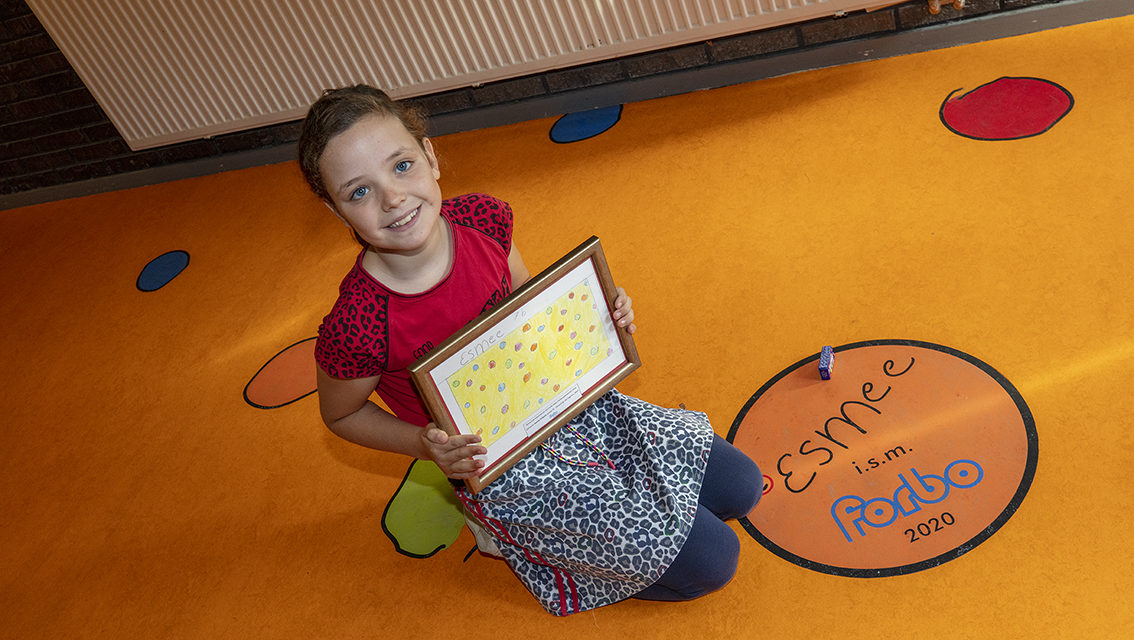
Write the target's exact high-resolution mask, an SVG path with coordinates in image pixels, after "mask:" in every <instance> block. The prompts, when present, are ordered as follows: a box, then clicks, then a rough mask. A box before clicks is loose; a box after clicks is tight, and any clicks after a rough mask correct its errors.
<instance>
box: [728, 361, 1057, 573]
mask: <svg viewBox="0 0 1134 640" xmlns="http://www.w3.org/2000/svg"><path fill="white" fill-rule="evenodd" d="M835 353H836V360H837V367H836V368H834V370H833V375H832V376H831V379H830V380H822V379H821V378H820V376H819V374H818V371H817V369H816V360H817V359H818V355H816V356H812V357H810V358H807V359H805V360H803V361H801V362H798V363H796V364H795V365H792V366H791V367H789V368H788V369H786V370H784V371H783V372H781V373H780V374H779V375H777V376H776V377H775V378H773V379H772V380H771V381H769V382H768V383H767V384H765V385H764V386H763V387H761V388H760V390H759V391H757V392H756V393H755V394H754V395H753V396H752V398H751V399H750V400H749V401H748V403H747V404H746V405H745V407H744V409H742V410H741V412H740V414H739V415H738V416H737V418H736V421H735V422H734V423H733V425H732V429H731V431H730V432H729V440H730V441H732V442H733V443H734V444H736V445H737V446H738V447H740V448H741V449H742V450H743V451H745V453H747V454H748V455H749V456H751V457H752V458H753V459H754V460H755V461H756V462H757V464H759V465H760V468H761V470H762V471H763V472H764V476H765V480H764V486H765V491H766V495H765V496H764V498H763V499H762V500H761V501H760V504H759V505H757V507H756V509H754V510H753V512H752V513H751V514H749V515H748V517H747V518H744V519H742V520H741V522H742V524H743V525H744V527H745V529H746V530H747V531H748V532H749V533H750V534H751V535H752V537H753V538H755V539H756V540H757V541H759V542H760V543H761V544H762V545H764V546H765V547H766V548H768V549H769V550H771V551H773V552H774V553H776V554H777V555H779V556H781V557H783V558H785V559H787V560H790V561H792V562H794V563H796V564H799V565H800V566H804V567H807V568H809V569H814V570H816V571H822V572H825V573H832V574H837V575H847V576H858V577H873V576H887V575H897V574H903V573H910V572H913V571H919V570H921V569H926V568H928V567H932V566H936V565H938V564H941V563H942V562H946V561H948V560H951V559H953V558H956V557H957V556H959V555H961V554H963V553H965V552H966V551H969V550H971V549H972V548H973V547H975V546H976V545H978V544H980V543H981V542H983V541H984V540H985V539H987V538H988V537H989V536H990V535H992V534H993V533H994V532H995V531H996V530H997V529H999V528H1000V526H1001V525H1003V523H1004V522H1005V521H1006V520H1007V519H1008V518H1009V517H1011V515H1012V513H1014V512H1015V510H1016V508H1017V507H1018V506H1019V504H1020V502H1021V501H1022V500H1023V498H1024V495H1025V494H1026V493H1027V490H1028V487H1029V486H1030V485H1031V480H1032V477H1033V476H1034V474H1035V465H1036V461H1037V457H1038V438H1037V435H1036V430H1035V424H1034V422H1033V420H1032V415H1031V412H1030V411H1029V410H1028V407H1027V405H1026V404H1025V403H1024V401H1023V398H1021V397H1020V394H1019V393H1018V392H1017V391H1016V389H1015V388H1014V387H1013V386H1012V385H1011V383H1009V382H1008V381H1007V380H1006V379H1005V378H1004V377H1003V376H1002V375H1000V374H999V373H998V372H996V371H995V370H994V369H992V368H991V367H990V366H988V365H987V364H985V363H983V362H981V361H980V360H977V359H976V358H973V357H972V356H969V355H967V354H964V353H961V352H959V351H956V350H954V349H950V348H948V347H942V346H940V345H934V344H929V343H925V342H917V341H911V340H877V341H871V342H863V343H858V344H852V345H847V346H844V347H840V348H838V349H835Z"/></svg>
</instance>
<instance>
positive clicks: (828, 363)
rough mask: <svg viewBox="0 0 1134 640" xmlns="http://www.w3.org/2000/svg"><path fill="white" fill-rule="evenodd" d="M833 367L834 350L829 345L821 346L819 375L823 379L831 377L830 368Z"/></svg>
mask: <svg viewBox="0 0 1134 640" xmlns="http://www.w3.org/2000/svg"><path fill="white" fill-rule="evenodd" d="M834 367H835V351H834V349H832V348H831V347H823V350H822V351H820V352H819V377H820V378H822V379H824V380H830V379H831V369H833V368H834Z"/></svg>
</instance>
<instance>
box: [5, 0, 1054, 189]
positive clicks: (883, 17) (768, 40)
mask: <svg viewBox="0 0 1134 640" xmlns="http://www.w3.org/2000/svg"><path fill="white" fill-rule="evenodd" d="M1060 1H1061V0H968V2H967V5H966V7H965V8H964V9H963V10H961V11H957V10H954V9H953V8H952V7H951V6H947V7H945V8H943V9H942V11H941V13H940V14H938V15H937V16H933V15H931V14H930V13H929V10H928V5H927V2H926V0H916V1H910V2H907V3H905V4H900V5H896V6H893V7H889V8H886V9H881V10H878V11H873V12H869V13H867V12H856V13H853V14H849V15H847V16H845V17H842V18H826V19H822V20H815V21H811V22H806V23H801V24H796V25H791V26H786V27H781V28H776V29H770V30H765V31H757V32H753V33H749V34H744V35H739V36H733V37H728V38H721V39H718V40H714V41H710V42H702V43H697V44H691V45H686V46H681V47H676V48H673V49H668V50H665V51H658V52H652V53H647V54H643V55H637V56H631V57H627V58H622V59H618V60H613V61H608V62H600V63H595V64H590V65H585V66H581V67H575V68H569V69H561V70H555V71H551V72H547V73H543V74H539V75H534V76H528V77H523V78H518V79H513V80H506V81H502V82H497V83H492V84H487V85H484V86H481V87H476V88H466V89H460V90H455V91H447V92H444V93H439V94H434V95H430V96H424V97H421V98H417V99H415V100H414V101H415V102H417V103H418V104H419V105H420V106H421V107H423V108H424V109H425V110H426V111H427V112H428V113H430V114H433V115H438V114H453V113H459V112H471V111H475V110H476V109H478V108H483V107H486V106H492V105H500V104H503V103H512V102H517V101H524V100H528V99H532V98H540V97H546V96H549V95H554V94H559V93H564V92H570V91H572V90H577V89H585V88H589V87H596V86H602V85H613V84H616V83H619V82H624V81H629V80H636V79H641V78H646V77H653V76H661V75H664V74H667V73H672V72H676V71H687V70H691V69H697V68H707V67H711V66H713V65H719V64H725V63H732V62H736V61H740V60H749V59H757V58H761V57H765V56H769V55H772V54H778V53H783V52H789V51H792V50H797V49H798V50H802V49H807V48H814V47H819V46H822V45H824V44H829V43H833V42H839V41H846V40H852V39H856V38H864V37H871V36H879V35H885V34H888V33H894V32H898V31H905V30H912V29H917V28H919V27H924V26H927V25H932V24H936V23H940V22H944V21H952V20H964V19H967V18H972V17H974V16H980V15H984V14H989V13H993V12H1005V11H1014V10H1017V9H1020V8H1023V7H1027V6H1030V5H1038V4H1050V3H1057V2H1060ZM298 135H299V125H298V123H297V122H289V123H284V124H280V125H274V126H269V127H262V128H259V129H253V130H249V131H243V132H239V133H234V134H229V135H224V136H218V137H216V138H212V139H208V140H195V141H190V142H185V143H180V144H174V145H169V146H166V147H161V148H158V149H150V150H145V151H138V152H133V151H131V150H130V149H129V147H128V146H127V145H126V143H125V142H124V141H123V140H122V137H121V136H120V135H118V132H117V131H116V130H115V128H114V126H113V125H112V124H111V123H110V120H109V119H108V118H107V117H106V114H105V113H103V111H102V109H101V108H99V106H98V104H96V103H95V100H94V98H93V97H92V96H91V94H90V92H89V91H87V89H86V88H85V87H84V86H83V83H82V81H81V80H80V79H79V77H78V75H77V74H76V73H75V71H74V70H73V69H72V68H71V66H70V64H68V62H67V60H66V58H64V56H63V54H62V53H60V52H59V49H58V48H57V47H56V46H55V44H54V42H52V40H51V38H50V37H49V36H48V35H47V33H46V32H45V31H44V29H43V26H42V25H41V24H40V22H39V20H37V19H36V17H35V16H34V15H33V14H32V12H31V10H30V9H28V6H27V4H26V3H25V2H24V0H0V198H2V197H3V196H5V195H11V194H18V193H24V192H30V191H34V190H37V189H47V188H51V187H57V186H59V185H66V184H71V183H80V182H83V181H87V180H93V179H98V178H106V177H108V176H116V175H120V174H127V173H130V172H133V171H139V170H143V169H152V168H155V167H167V166H172V165H177V164H179V163H185V162H189V161H199V160H203V159H209V158H221V157H224V156H226V155H228V154H233V153H237V152H241V151H251V150H256V149H263V148H270V147H279V146H281V145H289V144H292V143H294V142H295V140H296V138H297V137H298Z"/></svg>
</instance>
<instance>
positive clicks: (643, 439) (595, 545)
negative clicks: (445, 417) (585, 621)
mask: <svg viewBox="0 0 1134 640" xmlns="http://www.w3.org/2000/svg"><path fill="white" fill-rule="evenodd" d="M571 427H573V429H567V428H564V429H560V430H559V431H558V432H556V433H555V434H554V435H552V436H551V437H550V438H548V440H547V442H546V444H547V445H549V446H550V448H552V449H553V450H554V451H556V452H558V453H559V454H560V456H561V457H562V458H567V459H570V460H576V461H583V462H592V461H593V462H596V463H598V464H596V465H595V466H585V467H581V466H577V465H572V464H568V463H566V462H564V461H563V460H562V459H559V458H557V457H556V456H555V455H553V454H552V453H550V452H548V451H547V450H546V449H545V448H542V447H541V448H536V449H534V450H533V451H532V452H531V453H529V454H528V455H527V456H525V457H524V459H522V460H521V461H520V462H518V463H517V464H516V465H515V466H513V467H512V468H511V469H509V470H508V471H507V472H505V473H504V474H503V475H501V476H500V477H499V478H497V479H496V480H494V481H493V482H492V483H491V484H489V485H488V486H487V487H485V488H484V489H482V490H481V491H480V493H478V494H476V495H475V496H474V495H472V494H471V493H469V492H468V491H466V490H464V489H460V490H458V494H459V497H460V498H461V500H462V502H464V504H465V506H466V508H467V510H468V512H469V513H471V514H473V515H474V516H475V517H476V518H477V519H478V520H479V521H480V522H481V524H482V525H483V526H484V527H485V528H486V529H487V530H488V531H490V532H491V533H492V535H493V537H494V538H495V540H496V543H497V546H498V547H499V548H500V551H501V553H502V554H503V556H504V559H505V561H507V562H508V564H509V566H510V567H511V568H512V570H513V571H514V572H515V573H516V574H517V575H518V576H519V577H520V580H521V581H522V582H523V583H524V585H525V586H526V587H527V588H528V590H529V591H531V592H532V595H534V596H535V597H536V599H537V600H539V602H540V604H541V605H543V607H544V608H545V609H547V611H549V612H551V613H553V614H555V615H560V616H565V615H569V614H572V613H576V612H579V611H586V610H588V609H593V608H595V607H600V606H603V605H606V604H610V603H613V602H617V601H619V600H623V599H625V598H628V597H630V596H632V595H634V594H636V593H638V592H639V591H641V590H642V589H644V588H646V587H648V586H650V585H651V584H653V583H654V582H655V581H657V579H658V578H660V577H661V575H662V574H663V573H665V570H666V569H667V568H668V567H669V564H670V563H671V562H673V559H674V558H676V557H677V553H678V551H680V550H681V546H682V545H683V544H684V543H685V539H686V537H687V536H688V535H689V530H690V529H691V528H692V526H693V518H694V516H695V515H696V512H697V497H698V495H699V494H700V491H701V481H702V479H703V478H704V474H705V464H706V462H707V461H708V459H709V449H710V447H711V446H712V441H713V429H712V426H711V425H710V424H709V421H708V418H707V417H706V416H705V414H703V413H698V412H694V411H686V410H684V409H666V408H662V407H656V406H654V405H651V404H649V403H647V402H643V401H642V400H638V399H637V398H632V397H630V396H625V395H622V394H620V393H619V392H617V391H611V392H609V393H607V394H605V395H604V396H602V397H601V398H599V399H598V400H597V401H596V402H595V403H594V404H593V405H591V406H590V407H588V408H587V409H586V410H585V411H584V412H583V413H582V414H580V415H579V417H577V418H576V419H575V420H574V421H572V422H571ZM579 436H582V438H586V439H587V440H589V441H590V442H591V443H592V444H593V445H594V446H595V448H597V449H598V451H601V452H602V453H604V454H605V455H606V457H607V458H609V464H608V463H607V461H605V460H603V459H602V456H601V455H599V453H597V452H596V451H595V450H594V449H593V448H592V447H589V446H587V444H586V443H585V442H583V440H582V438H580V437H579Z"/></svg>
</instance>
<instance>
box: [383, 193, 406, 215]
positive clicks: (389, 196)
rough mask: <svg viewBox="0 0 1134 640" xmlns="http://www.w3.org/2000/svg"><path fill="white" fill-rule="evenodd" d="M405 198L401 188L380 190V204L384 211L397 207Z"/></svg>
mask: <svg viewBox="0 0 1134 640" xmlns="http://www.w3.org/2000/svg"><path fill="white" fill-rule="evenodd" d="M405 199H406V194H405V192H403V191H402V190H401V189H386V190H385V191H383V192H382V206H383V207H384V208H385V210H386V211H393V210H394V209H397V208H398V206H399V205H401V204H402V202H404V201H405Z"/></svg>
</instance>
